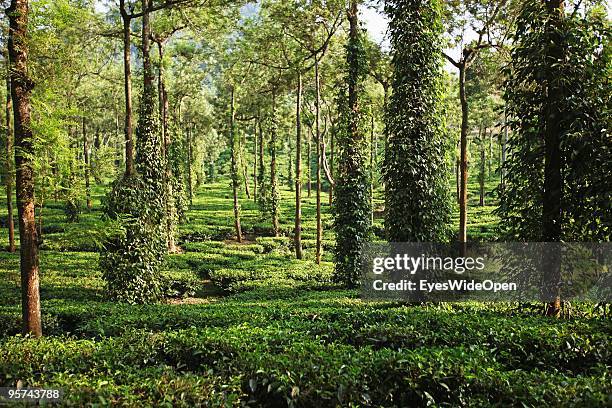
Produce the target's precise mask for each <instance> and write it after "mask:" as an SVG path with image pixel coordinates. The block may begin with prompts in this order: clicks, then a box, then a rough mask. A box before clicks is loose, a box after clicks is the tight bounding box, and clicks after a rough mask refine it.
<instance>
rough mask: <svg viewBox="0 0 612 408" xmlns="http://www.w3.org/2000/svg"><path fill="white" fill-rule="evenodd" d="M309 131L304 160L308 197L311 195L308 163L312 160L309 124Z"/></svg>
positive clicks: (310, 168) (310, 172) (310, 177)
mask: <svg viewBox="0 0 612 408" xmlns="http://www.w3.org/2000/svg"><path fill="white" fill-rule="evenodd" d="M309 131H310V133H308V148H307V149H306V161H307V166H306V178H307V180H306V181H307V183H306V189H307V191H308V197H309V198H310V195H311V191H312V166H311V165H310V164H311V162H312V126H310V125H309Z"/></svg>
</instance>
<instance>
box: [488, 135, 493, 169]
mask: <svg viewBox="0 0 612 408" xmlns="http://www.w3.org/2000/svg"><path fill="white" fill-rule="evenodd" d="M487 164H488V167H489V169H488V170H489V172H488V176H487V179H491V173H492V170H491V168H492V167H493V131H492V130H491V131H490V132H489V157H488V161H487Z"/></svg>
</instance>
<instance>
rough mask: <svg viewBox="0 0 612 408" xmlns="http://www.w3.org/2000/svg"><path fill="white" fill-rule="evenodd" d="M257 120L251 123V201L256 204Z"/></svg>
mask: <svg viewBox="0 0 612 408" xmlns="http://www.w3.org/2000/svg"><path fill="white" fill-rule="evenodd" d="M257 145H258V143H257V119H255V121H254V122H253V201H255V202H257Z"/></svg>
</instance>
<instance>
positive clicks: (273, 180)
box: [270, 91, 280, 237]
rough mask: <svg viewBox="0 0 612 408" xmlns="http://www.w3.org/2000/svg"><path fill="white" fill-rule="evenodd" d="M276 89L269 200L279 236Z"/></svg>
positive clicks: (273, 107) (275, 230) (271, 141)
mask: <svg viewBox="0 0 612 408" xmlns="http://www.w3.org/2000/svg"><path fill="white" fill-rule="evenodd" d="M276 132H277V129H276V91H272V129H271V132H270V199H271V200H270V201H271V203H272V229H273V230H274V236H275V237H278V236H280V227H279V222H278V200H279V197H278V180H277V177H276V136H277V135H276Z"/></svg>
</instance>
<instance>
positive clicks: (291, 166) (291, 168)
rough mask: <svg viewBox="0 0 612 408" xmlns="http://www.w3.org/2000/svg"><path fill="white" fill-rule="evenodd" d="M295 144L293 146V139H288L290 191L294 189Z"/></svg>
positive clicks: (288, 182) (288, 181) (288, 179)
mask: <svg viewBox="0 0 612 408" xmlns="http://www.w3.org/2000/svg"><path fill="white" fill-rule="evenodd" d="M293 183H294V180H293V146H291V140H287V187H289V190H290V191H293V187H294V185H293Z"/></svg>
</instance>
